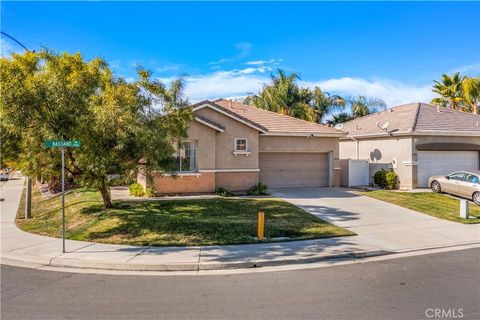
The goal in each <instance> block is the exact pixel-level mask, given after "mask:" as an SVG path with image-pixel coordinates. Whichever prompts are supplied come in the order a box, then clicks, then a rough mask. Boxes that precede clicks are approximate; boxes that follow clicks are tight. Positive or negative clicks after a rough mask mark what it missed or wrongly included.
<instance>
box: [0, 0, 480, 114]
mask: <svg viewBox="0 0 480 320" xmlns="http://www.w3.org/2000/svg"><path fill="white" fill-rule="evenodd" d="M1 15H2V19H1V28H2V31H4V32H7V33H9V34H11V35H13V36H15V37H16V38H18V39H19V40H20V41H21V42H23V43H24V44H25V45H26V46H27V47H29V48H31V49H35V50H38V49H39V48H41V46H45V47H48V48H51V49H56V50H58V51H69V52H75V51H80V52H81V53H82V54H84V56H86V57H87V58H91V57H94V56H101V57H103V58H104V59H105V60H106V61H107V62H108V63H109V64H110V66H111V67H112V68H113V69H114V70H115V72H116V73H117V74H118V75H121V76H124V77H125V78H132V77H134V76H135V65H137V64H141V65H142V66H144V67H146V68H148V69H150V70H151V71H153V72H154V76H155V77H158V78H160V79H162V80H164V81H170V80H171V79H172V78H173V77H176V76H178V75H185V76H186V79H187V94H188V96H189V98H190V100H191V101H192V102H195V101H197V100H200V99H204V98H216V97H239V96H243V95H245V94H247V93H248V92H257V91H258V90H259V89H260V88H261V87H262V84H263V83H264V82H265V81H268V78H269V75H270V73H271V72H272V71H273V70H275V69H276V68H278V67H280V68H282V69H285V70H287V71H296V72H299V73H300V76H301V83H302V85H305V86H314V85H320V86H321V87H322V89H325V90H327V91H329V92H332V93H340V94H343V95H358V94H362V95H367V96H375V97H380V98H382V99H384V100H385V101H386V102H387V104H388V105H390V106H391V105H395V104H399V103H405V102H414V101H426V102H428V101H429V100H430V99H431V98H432V93H431V84H432V80H433V79H438V78H440V76H441V74H442V73H445V72H448V73H451V72H453V71H456V70H457V71H461V72H462V73H463V74H470V75H478V74H480V40H479V39H480V22H479V21H480V3H479V2H465V3H449V2H440V3H433V2H422V3H413V2H403V3H392V2H389V3H383V2H370V3H359V2H353V3H351V2H336V3H332V2H306V3H289V2H280V3H274V2H263V3H260V2H243V3H238V2H235V3H233V2H228V3H224V2H210V3H201V2H194V3H187V2H177V3H165V2H142V3H133V2H68V3H67V2H50V3H39V2H36V3H26V2H3V3H2V4H1ZM1 44H2V53H3V54H7V55H8V54H9V53H11V52H12V51H21V49H20V48H19V47H18V46H15V44H14V43H12V42H11V41H9V40H8V39H6V38H5V37H2V38H1Z"/></svg>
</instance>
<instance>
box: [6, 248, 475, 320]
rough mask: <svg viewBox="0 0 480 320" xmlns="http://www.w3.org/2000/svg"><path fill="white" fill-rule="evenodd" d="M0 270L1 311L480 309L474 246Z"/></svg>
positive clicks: (59, 314)
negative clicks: (87, 270)
mask: <svg viewBox="0 0 480 320" xmlns="http://www.w3.org/2000/svg"><path fill="white" fill-rule="evenodd" d="M1 271H2V274H1V280H2V283H1V294H2V296H1V304H2V305H1V306H2V309H1V316H2V317H1V318H2V319H4V320H6V319H409V320H410V319H433V317H431V316H432V315H434V311H432V310H435V309H441V310H445V311H443V312H444V313H443V315H448V314H449V315H450V318H448V317H442V319H453V318H454V317H453V316H454V315H456V316H457V318H456V319H458V316H460V315H461V316H462V317H461V318H462V319H480V249H470V250H462V251H454V252H446V253H437V254H429V255H422V256H416V257H407V258H399V259H390V260H383V261H374V262H368V263H359V264H350V265H342V266H334V267H326V268H317V269H309V270H297V271H282V272H265V273H248V274H236V275H211V276H210V275H209V276H166V277H162V276H141V275H139V276H130V275H128V276H126V275H95V274H79V273H62V272H52V271H39V270H35V269H26V268H18V267H11V266H5V265H3V266H2V269H1ZM448 310H450V311H448ZM447 312H450V313H447ZM439 315H440V314H439ZM437 319H438V318H437Z"/></svg>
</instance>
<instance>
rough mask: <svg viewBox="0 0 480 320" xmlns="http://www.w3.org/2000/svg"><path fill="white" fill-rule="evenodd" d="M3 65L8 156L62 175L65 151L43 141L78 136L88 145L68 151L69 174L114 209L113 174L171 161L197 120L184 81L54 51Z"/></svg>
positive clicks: (31, 169) (39, 171) (0, 111)
mask: <svg viewBox="0 0 480 320" xmlns="http://www.w3.org/2000/svg"><path fill="white" fill-rule="evenodd" d="M0 67H1V70H2V72H1V74H0V83H1V88H0V94H1V97H2V98H1V100H0V117H1V121H0V125H1V130H2V131H1V138H2V157H3V156H4V155H5V156H6V157H7V158H8V160H10V161H12V160H13V161H15V162H16V164H17V166H18V167H19V168H21V169H22V170H23V171H25V172H26V173H27V174H31V175H37V176H40V175H43V176H50V177H51V179H50V180H51V181H55V180H58V175H59V172H60V157H59V151H58V150H57V149H45V148H44V147H43V141H44V140H47V139H55V140H59V139H65V140H73V139H78V140H80V141H81V143H82V146H81V147H80V148H66V150H65V153H66V171H67V174H68V176H69V178H71V179H77V180H78V181H79V182H80V183H81V184H82V185H84V186H89V187H95V188H97V189H98V190H99V191H100V193H101V195H102V198H103V202H104V206H105V207H106V208H109V207H111V206H112V202H111V198H110V193H109V188H108V183H109V181H108V175H109V174H113V173H122V172H129V171H131V170H136V168H137V164H138V161H139V160H140V159H142V158H143V159H145V160H146V161H147V163H148V164H149V168H151V169H152V170H154V169H158V168H164V167H166V166H167V165H168V163H169V160H171V155H172V154H173V152H174V149H173V146H174V144H175V143H176V142H179V141H181V140H182V139H183V138H184V137H185V136H186V129H187V128H188V125H189V123H190V121H191V120H192V110H191V108H189V107H188V101H187V100H186V99H184V98H183V95H182V93H183V81H182V80H181V79H179V80H177V81H174V82H173V83H172V85H171V86H170V88H166V87H165V86H164V85H163V84H162V83H160V82H158V81H155V80H152V79H151V74H150V73H149V72H148V71H145V70H138V75H139V80H138V81H136V82H133V83H129V82H126V81H125V80H124V79H122V78H119V77H116V76H114V75H113V73H112V72H111V71H110V69H109V68H108V66H107V64H106V63H105V62H104V61H103V60H101V59H98V58H95V59H93V60H90V61H85V60H84V59H83V57H82V56H81V55H80V54H79V53H76V54H69V53H62V54H57V53H55V52H51V51H42V52H39V53H33V52H27V53H24V54H14V55H13V56H12V57H11V58H6V57H3V58H1V59H0ZM2 161H3V159H2Z"/></svg>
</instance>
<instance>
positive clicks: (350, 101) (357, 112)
mask: <svg viewBox="0 0 480 320" xmlns="http://www.w3.org/2000/svg"><path fill="white" fill-rule="evenodd" d="M346 102H347V103H346V107H345V108H347V107H349V109H350V112H346V111H343V112H341V113H338V114H333V115H332V118H331V119H329V120H328V121H327V123H328V124H331V125H335V124H337V123H343V122H347V121H350V120H353V119H355V118H359V117H363V116H366V115H368V114H371V113H374V112H377V111H380V110H383V109H385V108H386V104H385V102H384V101H383V100H382V99H379V98H367V97H364V96H358V97H350V98H347V99H346Z"/></svg>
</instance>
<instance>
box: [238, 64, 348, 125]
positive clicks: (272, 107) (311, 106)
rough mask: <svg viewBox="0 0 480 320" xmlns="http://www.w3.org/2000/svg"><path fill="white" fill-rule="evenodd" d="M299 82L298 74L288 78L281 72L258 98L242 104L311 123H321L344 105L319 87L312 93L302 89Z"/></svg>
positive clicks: (336, 97) (266, 85) (250, 96)
mask: <svg viewBox="0 0 480 320" xmlns="http://www.w3.org/2000/svg"><path fill="white" fill-rule="evenodd" d="M298 79H299V76H298V74H297V73H295V72H293V73H291V74H289V75H287V74H286V73H285V72H284V71H282V70H281V69H278V71H277V74H272V75H271V82H270V83H268V84H265V85H264V87H263V89H262V90H261V91H260V93H259V94H258V95H254V94H253V95H249V96H248V97H247V98H245V100H244V101H243V103H245V104H248V105H253V106H255V107H257V108H260V109H265V110H269V111H273V112H277V113H281V114H285V115H289V116H292V117H296V118H299V119H303V120H307V121H312V122H321V121H322V119H323V118H324V116H325V115H326V114H328V113H330V112H331V111H332V110H333V109H334V108H339V107H341V106H343V105H344V100H343V99H342V98H341V97H340V96H337V95H330V94H329V93H327V92H323V91H322V90H321V89H320V88H318V87H315V88H314V89H313V90H310V89H309V88H301V87H299V86H298V84H297V82H296V81H297V80H298Z"/></svg>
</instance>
